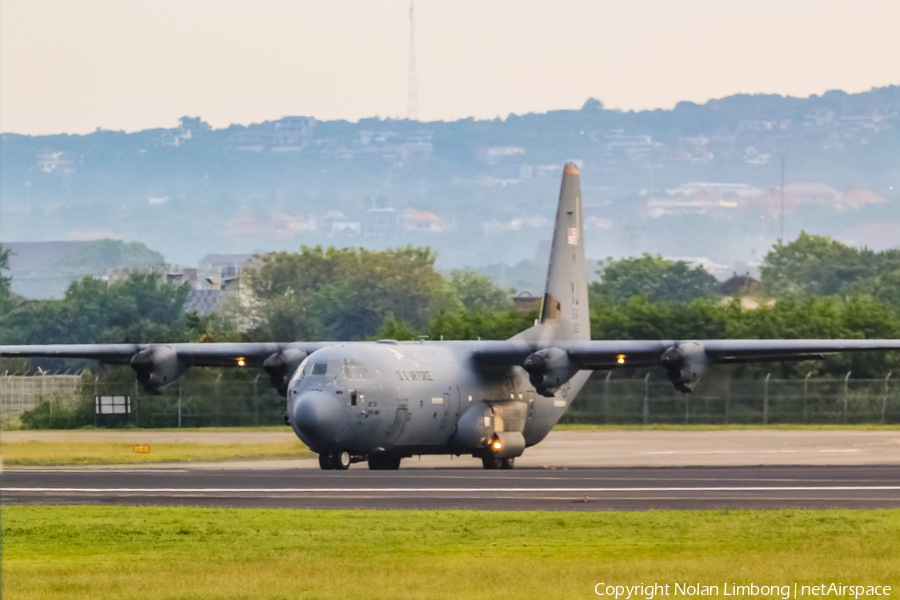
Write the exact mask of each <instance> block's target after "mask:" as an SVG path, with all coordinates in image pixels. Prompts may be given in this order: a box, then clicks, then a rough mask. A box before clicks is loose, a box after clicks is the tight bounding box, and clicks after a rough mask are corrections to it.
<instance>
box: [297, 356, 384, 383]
mask: <svg viewBox="0 0 900 600" xmlns="http://www.w3.org/2000/svg"><path fill="white" fill-rule="evenodd" d="M298 375H299V379H306V378H307V377H321V376H325V377H328V378H331V379H349V380H359V379H370V378H371V374H370V372H369V368H368V367H366V366H365V365H363V364H362V363H360V362H359V361H358V360H357V359H355V358H330V359H325V358H320V359H319V360H315V361H314V360H309V359H307V360H305V361H304V362H303V364H301V365H300V368H299V369H298Z"/></svg>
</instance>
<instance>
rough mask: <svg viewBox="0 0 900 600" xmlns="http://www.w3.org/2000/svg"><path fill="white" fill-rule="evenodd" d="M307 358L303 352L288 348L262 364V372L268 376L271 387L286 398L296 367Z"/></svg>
mask: <svg viewBox="0 0 900 600" xmlns="http://www.w3.org/2000/svg"><path fill="white" fill-rule="evenodd" d="M307 356H308V354H307V353H306V352H304V351H303V350H298V349H296V348H288V349H287V350H281V351H279V352H276V353H275V354H273V355H271V356H269V358H267V359H266V360H265V361H264V362H263V364H262V367H263V371H265V372H266V375H268V376H269V379H270V380H271V382H272V385H273V386H275V389H277V390H278V393H279V394H281V395H282V396H287V388H288V383H290V381H291V377H293V376H294V373H295V372H296V371H297V367H299V366H300V363H302V362H303V360H304V359H305V358H306V357H307Z"/></svg>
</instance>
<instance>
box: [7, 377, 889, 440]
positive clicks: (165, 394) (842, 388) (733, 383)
mask: <svg viewBox="0 0 900 600" xmlns="http://www.w3.org/2000/svg"><path fill="white" fill-rule="evenodd" d="M28 379H34V380H36V381H35V382H34V383H31V384H30V385H31V388H32V389H41V386H42V385H43V386H44V389H48V390H49V389H50V388H47V386H46V384H41V383H40V382H38V381H37V380H39V379H40V378H39V377H33V378H28ZM12 381H13V380H12V379H9V378H7V381H6V385H9V383H10V382H12ZM16 385H22V384H21V383H19V382H16ZM3 386H4V380H3V379H2V378H0V397H4V394H7V395H8V392H9V390H5V391H4V388H3ZM98 397H103V398H110V397H115V398H119V399H123V398H124V399H127V407H128V412H121V413H119V414H99V411H98V405H99V404H100V402H99V401H98V400H97V398H98ZM12 405H13V404H12V403H8V404H7V405H6V408H7V413H6V415H5V418H8V417H9V416H10V413H9V408H10V407H11V406H12ZM20 405H21V406H22V407H23V408H26V405H25V403H21V404H20ZM119 405H120V406H122V405H124V404H123V403H121V402H120V403H119ZM30 406H31V408H30V410H25V412H22V413H21V414H20V415H19V418H20V420H21V423H22V425H23V426H24V427H26V428H31V429H67V428H79V427H84V426H86V425H92V426H96V427H129V426H132V427H147V428H163V427H165V428H178V427H216V426H221V427H229V426H252V425H282V424H283V423H284V413H285V400H284V398H282V397H281V396H279V395H278V393H277V392H276V391H275V390H274V389H273V388H272V386H271V385H270V384H269V381H268V378H266V377H264V376H262V377H255V378H253V377H247V376H244V377H242V378H234V377H227V376H223V375H219V376H218V377H202V378H201V377H198V378H190V377H184V378H182V379H180V380H179V381H177V382H175V383H173V384H170V385H168V386H166V387H165V388H164V389H163V390H162V393H161V394H160V395H152V394H148V393H146V392H145V391H144V390H143V388H142V387H141V386H140V385H138V384H137V383H136V382H135V381H134V379H133V378H131V377H129V378H128V379H121V380H118V381H109V380H104V379H102V378H99V377H95V376H85V377H82V378H81V385H80V388H78V387H75V386H72V387H71V388H69V393H68V394H67V395H61V394H59V393H58V391H56V390H55V389H54V391H53V392H52V393H50V392H48V393H47V394H46V395H43V396H38V397H36V398H35V399H34V400H33V402H32V403H31V405H30ZM561 422H562V423H583V424H597V425H603V424H621V425H629V424H634V425H640V424H645V425H653V424H687V425H692V424H710V425H719V424H761V425H775V424H781V423H784V424H803V423H808V424H854V423H889V424H891V423H894V424H896V423H900V381H896V380H892V379H891V376H890V375H886V376H885V377H883V378H879V379H852V378H851V377H849V376H848V377H844V378H837V379H823V378H811V377H807V378H806V379H775V378H773V377H772V376H771V375H769V376H766V377H765V378H762V379H739V378H732V377H728V376H725V377H719V378H709V379H707V380H704V381H703V382H702V383H701V384H700V385H699V386H698V390H697V391H696V392H694V393H691V394H682V393H681V392H678V391H676V390H675V389H674V387H673V386H672V384H671V383H669V382H668V381H666V380H660V379H654V378H653V377H652V376H649V375H648V376H646V377H643V378H631V379H619V378H616V377H615V376H613V375H612V374H607V375H605V376H604V374H602V373H597V374H595V375H593V376H592V377H591V378H590V379H589V380H588V383H587V384H586V385H585V387H584V388H583V389H582V391H581V392H580V393H579V394H578V397H577V398H576V399H575V401H574V402H573V403H572V405H571V406H570V407H569V409H568V411H566V414H565V415H563V418H562V420H561Z"/></svg>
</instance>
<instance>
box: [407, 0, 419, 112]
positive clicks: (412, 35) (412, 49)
mask: <svg viewBox="0 0 900 600" xmlns="http://www.w3.org/2000/svg"><path fill="white" fill-rule="evenodd" d="M406 117H407V118H408V119H409V120H411V121H418V120H419V91H418V85H417V84H416V30H415V19H414V13H413V0H409V97H408V99H407V103H406Z"/></svg>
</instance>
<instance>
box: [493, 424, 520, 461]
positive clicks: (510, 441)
mask: <svg viewBox="0 0 900 600" xmlns="http://www.w3.org/2000/svg"><path fill="white" fill-rule="evenodd" d="M490 449H491V454H493V455H494V458H515V457H517V456H522V453H523V452H525V436H524V435H522V432H520V431H498V432H497V433H495V434H494V437H493V439H491V444H490Z"/></svg>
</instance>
